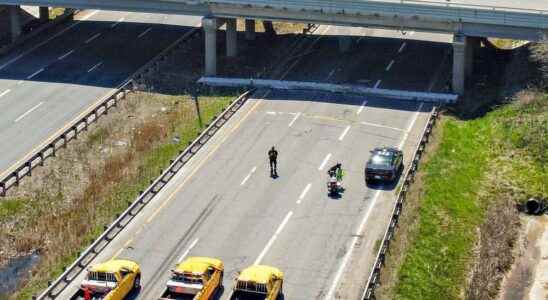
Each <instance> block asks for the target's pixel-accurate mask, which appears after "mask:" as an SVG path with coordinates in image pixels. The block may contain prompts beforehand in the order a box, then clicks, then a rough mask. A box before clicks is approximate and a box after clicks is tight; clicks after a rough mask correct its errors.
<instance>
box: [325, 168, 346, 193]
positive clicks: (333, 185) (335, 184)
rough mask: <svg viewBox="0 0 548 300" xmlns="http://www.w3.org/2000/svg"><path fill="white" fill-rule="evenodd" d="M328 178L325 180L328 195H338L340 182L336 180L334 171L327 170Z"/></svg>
mask: <svg viewBox="0 0 548 300" xmlns="http://www.w3.org/2000/svg"><path fill="white" fill-rule="evenodd" d="M328 174H329V180H328V181H327V191H328V193H329V195H330V196H335V195H338V194H339V192H340V191H341V188H342V186H341V182H340V181H338V180H337V176H336V174H335V172H329V173H328Z"/></svg>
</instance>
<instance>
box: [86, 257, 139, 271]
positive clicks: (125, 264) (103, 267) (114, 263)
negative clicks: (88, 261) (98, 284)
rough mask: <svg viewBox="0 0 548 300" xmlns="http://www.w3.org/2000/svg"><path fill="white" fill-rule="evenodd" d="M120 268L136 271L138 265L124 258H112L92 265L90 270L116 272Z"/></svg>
mask: <svg viewBox="0 0 548 300" xmlns="http://www.w3.org/2000/svg"><path fill="white" fill-rule="evenodd" d="M122 268H127V269H129V270H131V271H137V270H138V269H139V265H138V264H137V263H136V262H133V261H131V260H125V259H113V260H109V261H107V262H104V263H100V264H97V265H94V266H92V267H91V268H90V271H91V272H105V273H116V272H118V271H120V269H122Z"/></svg>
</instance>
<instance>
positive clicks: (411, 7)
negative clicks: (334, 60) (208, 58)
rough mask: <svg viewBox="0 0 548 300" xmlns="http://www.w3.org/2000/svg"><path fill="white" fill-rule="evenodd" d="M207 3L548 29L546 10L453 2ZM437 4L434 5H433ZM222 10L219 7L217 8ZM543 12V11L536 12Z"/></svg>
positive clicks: (207, 0)
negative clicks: (446, 3)
mask: <svg viewBox="0 0 548 300" xmlns="http://www.w3.org/2000/svg"><path fill="white" fill-rule="evenodd" d="M202 1H203V2H204V3H205V4H208V5H234V6H240V7H244V8H245V7H256V8H270V9H278V10H292V11H302V12H303V13H304V12H306V11H311V12H320V13H325V14H332V15H341V14H342V15H344V14H347V15H362V16H367V15H372V14H375V15H385V16H392V17H393V16H419V17H420V18H422V19H429V20H438V21H440V22H447V21H451V22H459V23H460V22H472V23H479V24H489V25H507V26H520V27H528V28H539V29H547V28H548V16H547V13H548V11H545V10H527V9H519V10H516V9H512V10H510V9H511V8H507V9H505V8H504V7H494V6H473V5H461V6H457V5H452V6H446V5H444V6H442V5H440V4H437V3H440V2H430V3H431V5H425V3H427V2H422V1H411V0H410V1H408V0H404V1H402V0H400V1H398V2H389V1H368V0H362V1H357V0H202ZM434 4H436V5H434ZM219 12H221V13H222V9H220V10H219ZM539 12H542V13H539Z"/></svg>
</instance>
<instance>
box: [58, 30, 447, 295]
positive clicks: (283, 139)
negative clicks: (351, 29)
mask: <svg viewBox="0 0 548 300" xmlns="http://www.w3.org/2000/svg"><path fill="white" fill-rule="evenodd" d="M333 30H335V28H333V27H330V26H321V27H320V28H319V29H318V31H317V33H321V34H326V35H327V34H334V32H333ZM393 34H394V33H393ZM394 35H395V36H399V34H398V33H395V34H394ZM314 38H317V39H318V40H320V39H319V38H318V37H314ZM322 40H323V39H322ZM335 41H336V40H335ZM366 41H369V39H366V40H365V41H363V46H364V47H365V49H362V48H359V49H358V50H356V51H358V52H360V51H364V53H368V52H367V51H366V50H367V47H368V45H369V43H368V42H366ZM390 41H391V42H390V45H389V46H386V47H387V48H386V51H384V52H377V53H376V54H375V57H377V59H378V60H377V61H376V64H375V68H374V70H375V71H371V72H370V73H369V74H368V75H370V76H371V78H383V80H382V81H381V82H379V81H378V80H371V81H368V82H366V83H365V84H370V85H376V86H377V87H379V86H382V85H383V84H384V83H387V84H391V85H397V82H400V81H401V80H404V81H405V80H406V79H408V78H407V77H400V76H398V73H394V72H391V68H395V69H397V66H396V63H393V67H391V68H387V66H385V63H386V62H390V60H391V59H397V58H398V55H404V54H406V55H407V57H415V56H418V57H421V56H423V55H425V53H424V52H422V51H421V49H422V48H418V49H416V48H415V47H410V48H407V46H403V47H402V44H403V43H413V42H412V41H400V40H390ZM360 44H362V42H360ZM335 45H336V44H335ZM369 46H370V45H369ZM317 47H321V44H317ZM401 48H403V49H402V50H401V51H400V50H399V49H401ZM388 49H390V51H388ZM409 49H416V53H413V54H410V53H405V51H409ZM369 50H372V49H369ZM444 51H445V49H444V48H442V49H438V52H440V53H438V55H437V56H435V57H434V58H433V60H432V63H431V64H428V66H429V72H425V73H424V74H422V73H419V79H415V80H416V81H420V86H421V88H422V89H423V90H427V89H432V88H433V87H434V86H435V84H433V83H432V82H433V78H435V77H438V75H439V72H437V70H438V69H441V67H442V66H443V63H442V61H443V60H442V58H443V53H444ZM318 52H320V53H323V52H322V51H318ZM353 53H354V54H348V55H347V56H346V59H347V60H344V59H342V56H343V55H341V61H343V62H345V61H349V63H350V64H351V63H352V60H350V59H348V58H351V57H352V55H355V53H356V52H353ZM318 55H320V54H318ZM404 57H405V56H404ZM314 59H316V58H315V57H307V58H303V60H302V61H301V63H298V64H296V66H295V68H293V70H294V71H292V72H290V73H289V74H288V76H287V77H288V78H291V77H300V76H304V74H309V75H310V78H315V77H321V78H323V80H326V81H331V82H335V81H339V80H346V79H344V78H345V76H347V75H348V74H347V73H346V72H344V70H346V69H347V68H349V65H348V64H346V63H345V64H342V65H336V67H337V68H340V69H341V70H342V71H339V72H330V71H329V69H325V68H323V69H322V68H319V69H312V70H310V69H306V68H307V67H306V66H307V65H320V64H318V63H316V64H314ZM316 62H317V61H316ZM333 63H335V61H333ZM381 64H382V67H379V65H381ZM331 66H333V65H329V68H330V67H331ZM362 67H363V68H364V69H365V68H367V67H368V66H367V65H362ZM333 70H336V69H333ZM353 70H354V71H353V74H354V73H356V72H357V73H359V72H360V71H359V70H355V69H353ZM307 71H310V72H307ZM319 73H321V75H320V74H319ZM387 74H389V75H387ZM402 74H411V73H410V72H408V73H402ZM412 76H414V77H417V76H416V74H413V75H412ZM383 82H384V83H383ZM428 87H430V88H428ZM431 109H432V106H431V105H430V104H427V103H417V102H405V101H395V100H389V99H381V98H373V97H363V96H350V95H334V94H329V93H319V92H302V91H301V92H287V91H286V92H266V91H258V92H256V93H255V95H254V96H253V98H252V99H250V100H248V101H247V103H246V104H245V105H244V106H243V107H242V108H241V109H240V110H239V111H238V112H237V114H236V115H235V116H233V117H232V118H231V119H230V120H229V121H228V122H227V123H226V124H225V126H223V127H222V129H221V130H219V131H218V132H217V134H216V135H215V136H214V137H213V138H212V139H211V140H210V141H209V142H208V143H207V144H206V145H205V146H204V148H202V149H201V150H200V151H199V152H198V153H197V154H196V156H194V157H193V158H192V159H191V160H190V162H189V163H188V164H187V165H185V167H184V168H183V169H182V170H181V171H180V172H179V173H177V175H175V177H174V178H173V179H172V180H171V181H170V182H169V183H168V185H167V186H166V187H165V188H164V189H163V190H162V191H161V192H160V193H159V194H158V195H157V196H156V198H155V199H154V200H152V201H151V203H150V204H149V205H148V206H147V207H146V208H145V209H144V210H143V211H141V213H140V214H139V215H138V216H137V217H136V218H135V219H134V220H133V221H132V223H130V224H129V225H128V226H127V227H126V228H125V229H124V231H122V232H121V233H120V234H119V235H118V236H117V237H116V238H115V239H114V240H113V241H112V242H111V243H110V244H109V245H108V246H107V247H106V248H105V250H104V251H102V252H101V253H100V254H99V255H98V256H97V257H96V258H95V259H94V260H93V262H101V261H105V260H108V259H111V258H128V259H132V260H135V261H137V262H138V263H139V264H140V265H141V269H142V274H143V275H142V276H143V277H142V284H143V288H142V289H141V291H140V292H139V293H138V294H136V295H134V297H133V298H139V299H155V298H157V297H159V295H160V294H161V292H162V290H163V288H164V285H165V282H166V281H167V279H168V277H169V270H170V269H173V267H174V266H175V264H176V263H177V262H179V261H182V260H183V259H184V258H185V257H187V256H190V255H199V256H212V257H217V258H220V259H222V260H223V261H224V263H225V278H224V285H225V291H224V292H223V293H222V295H221V296H220V298H221V299H229V298H230V294H231V289H232V284H233V282H232V280H233V278H234V276H235V275H236V273H237V271H239V270H241V269H242V268H244V267H246V266H249V265H252V264H256V263H260V264H269V265H273V266H276V267H279V268H280V269H282V270H283V271H284V272H285V275H286V279H285V284H284V292H285V299H322V298H334V297H338V298H341V299H352V297H351V296H350V294H348V293H353V294H352V295H353V297H358V295H359V293H360V292H361V291H360V288H359V286H360V285H363V284H365V281H366V279H367V276H368V275H369V270H370V267H371V265H372V263H373V261H374V256H375V254H376V253H375V247H374V244H375V242H376V241H377V240H379V239H380V238H381V237H382V235H383V234H384V229H385V228H386V225H387V222H388V219H389V218H388V216H389V214H390V213H391V209H392V207H393V203H394V201H395V199H394V192H395V191H394V186H379V185H377V186H366V185H365V182H364V177H363V172H364V166H365V161H366V160H367V158H368V157H369V151H370V150H372V149H373V148H374V147H377V146H382V145H386V146H394V147H400V148H402V149H403V150H404V153H406V154H407V155H406V156H405V163H406V165H407V164H408V163H409V160H410V153H412V151H413V150H414V148H415V147H416V144H417V142H418V137H419V135H420V134H421V132H422V129H423V127H424V125H425V123H426V121H427V117H428V115H429V112H430V111H431ZM271 146H276V148H277V149H278V151H279V159H278V160H279V162H278V174H279V177H278V178H271V177H270V176H269V170H268V166H267V154H266V152H267V151H268V149H269V148H270V147H271ZM336 162H341V163H342V166H343V168H344V169H345V171H346V177H345V179H344V183H343V184H344V188H345V191H344V193H343V194H342V197H340V198H330V197H328V195H327V190H326V186H325V184H326V180H327V175H326V171H327V168H329V167H330V166H331V165H333V164H335V163H336ZM357 250H359V251H357ZM93 262H92V263H93ZM356 267H359V270H356ZM84 275H85V274H84V272H83V273H81V274H80V275H79V276H78V277H77V278H76V280H74V282H73V283H72V284H71V285H69V287H68V288H67V289H66V290H65V291H64V292H63V293H62V294H61V296H60V298H61V299H65V298H69V297H70V296H71V295H72V294H74V292H75V291H76V290H77V289H78V286H79V282H80V281H81V280H82V278H83V276H84ZM349 283H351V284H349ZM341 286H344V289H341Z"/></svg>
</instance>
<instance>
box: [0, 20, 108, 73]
mask: <svg viewBox="0 0 548 300" xmlns="http://www.w3.org/2000/svg"><path fill="white" fill-rule="evenodd" d="M98 12H99V10H96V11H94V12H92V13H90V14H89V15H87V16H85V17H83V18H82V19H81V20H79V21H77V22H76V23H74V24H72V25H70V26H69V27H67V28H65V29H63V30H61V31H59V32H58V33H56V34H54V35H53V36H51V37H50V38H49V39H47V40H45V41H43V42H41V43H39V44H38V45H36V46H34V47H33V48H30V49H29V50H27V51H25V52H23V53H22V54H19V55H18V56H16V57H15V58H13V59H11V60H9V61H7V62H6V63H4V64H3V65H0V71H1V70H3V69H4V68H5V67H7V66H9V65H11V64H12V63H14V62H16V61H18V60H19V59H21V57H23V56H25V55H27V54H29V53H31V52H33V51H34V50H36V49H38V48H40V47H42V46H43V45H45V44H47V43H49V42H50V41H51V40H53V39H54V38H56V37H58V36H60V35H62V34H63V33H65V32H67V31H69V30H70V29H72V28H73V27H74V26H76V25H78V24H80V23H81V22H82V21H85V20H87V19H89V18H91V17H92V16H93V15H95V14H96V13H98Z"/></svg>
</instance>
